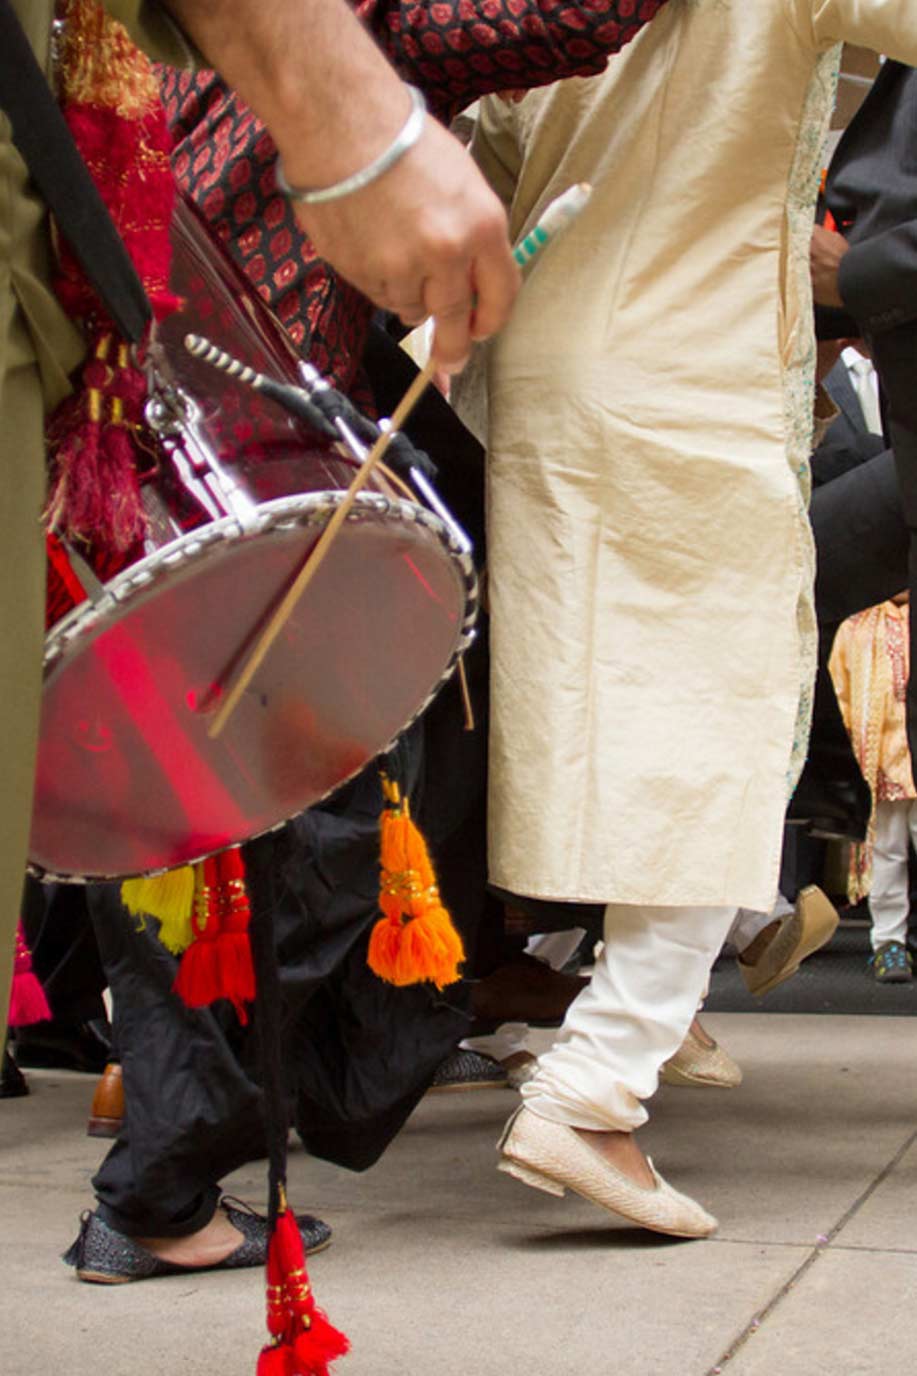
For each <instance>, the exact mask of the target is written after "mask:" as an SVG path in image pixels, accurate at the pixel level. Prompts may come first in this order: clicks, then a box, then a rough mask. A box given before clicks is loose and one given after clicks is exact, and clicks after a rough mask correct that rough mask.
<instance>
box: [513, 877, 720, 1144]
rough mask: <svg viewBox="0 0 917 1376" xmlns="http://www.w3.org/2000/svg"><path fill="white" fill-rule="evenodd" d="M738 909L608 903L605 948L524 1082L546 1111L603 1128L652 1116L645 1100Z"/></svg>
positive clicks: (528, 1098) (528, 1096) (629, 1125)
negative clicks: (534, 1072)
mask: <svg viewBox="0 0 917 1376" xmlns="http://www.w3.org/2000/svg"><path fill="white" fill-rule="evenodd" d="M735 915H736V910H735V908H644V907H636V906H631V905H626V904H616V903H610V904H609V905H608V907H607V908H606V909H605V946H604V949H603V951H602V954H601V956H600V957H599V959H598V960H597V961H596V965H595V970H594V972H593V976H592V980H591V981H590V984H589V986H588V988H586V989H585V990H584V991H583V993H582V994H580V995H579V997H578V998H577V999H576V1000H575V1001H574V1002H573V1003H572V1004H571V1005H570V1008H569V1009H568V1011H567V1016H566V1018H565V1020H564V1025H563V1027H562V1028H561V1029H560V1032H559V1033H558V1036H557V1040H556V1042H555V1043H554V1045H553V1046H552V1048H551V1050H550V1051H549V1052H548V1053H547V1054H546V1055H544V1056H542V1057H541V1059H540V1060H539V1062H538V1071H537V1073H536V1075H535V1077H534V1079H532V1080H530V1081H529V1083H528V1084H526V1085H523V1087H522V1095H523V1098H524V1099H525V1103H526V1105H527V1107H528V1108H530V1109H531V1110H532V1111H533V1112H534V1113H538V1114H540V1115H541V1117H542V1118H549V1119H551V1120H552V1121H553V1122H556V1123H566V1124H567V1125H568V1126H570V1127H575V1128H587V1129H590V1128H591V1129H594V1130H597V1131H608V1130H614V1129H618V1130H621V1131H625V1132H628V1131H632V1130H633V1129H634V1128H638V1127H640V1125H641V1124H642V1123H645V1122H646V1119H647V1113H646V1109H645V1108H644V1107H643V1105H642V1104H641V1102H640V1100H642V1099H648V1098H649V1097H650V1095H651V1094H653V1093H654V1091H655V1089H656V1086H657V1083H658V1078H659V1069H660V1067H661V1066H662V1064H663V1062H664V1061H667V1060H668V1059H669V1057H670V1056H672V1055H674V1053H675V1052H676V1051H677V1050H678V1048H679V1046H680V1045H681V1043H682V1041H683V1040H684V1036H685V1033H686V1032H687V1030H688V1028H689V1027H690V1025H691V1021H692V1019H693V1017H694V1014H695V1012H696V1010H697V1005H698V1001H699V1000H700V997H701V994H702V992H703V989H704V985H705V983H706V980H707V976H708V974H709V971H710V967H711V965H712V964H713V962H714V960H715V959H716V956H717V953H718V951H719V949H720V947H721V946H722V944H723V941H724V940H725V937H726V933H727V932H728V931H729V927H730V924H731V923H732V922H733V920H734V918H735Z"/></svg>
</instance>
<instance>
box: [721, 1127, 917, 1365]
mask: <svg viewBox="0 0 917 1376" xmlns="http://www.w3.org/2000/svg"><path fill="white" fill-rule="evenodd" d="M915 1142H917V1131H914V1132H912V1133H911V1134H910V1136H909V1137H907V1138H906V1139H905V1141H904V1142H903V1143H902V1145H901V1146H900V1147H899V1148H898V1150H897V1151H896V1152H895V1155H894V1156H893V1157H892V1158H891V1160H890V1161H888V1162H886V1164H885V1165H884V1166H883V1168H882V1170H881V1171H880V1172H879V1174H878V1175H877V1176H876V1177H875V1179H874V1180H872V1181H871V1182H870V1183H869V1184H868V1185H867V1186H866V1189H865V1190H863V1192H862V1193H861V1194H860V1195H858V1196H857V1198H856V1199H855V1200H854V1201H853V1203H852V1204H851V1205H850V1207H849V1208H848V1209H847V1210H846V1212H845V1213H843V1214H842V1215H841V1217H840V1218H839V1219H838V1221H837V1223H835V1225H834V1227H833V1228H832V1229H831V1231H830V1232H829V1233H828V1234H827V1236H826V1238H825V1241H824V1242H819V1243H817V1244H816V1246H815V1247H814V1248H813V1249H812V1251H811V1252H810V1253H809V1255H808V1256H807V1257H806V1259H805V1261H803V1262H801V1263H800V1265H799V1266H798V1267H797V1268H796V1270H795V1271H794V1272H793V1274H792V1275H791V1276H790V1277H789V1279H788V1280H786V1281H784V1283H783V1285H781V1287H780V1289H779V1290H778V1291H777V1292H776V1294H775V1295H772V1296H771V1298H770V1299H769V1300H768V1302H767V1304H766V1305H765V1306H764V1308H763V1309H761V1310H760V1311H759V1313H757V1314H756V1315H755V1317H754V1318H753V1319H751V1320H750V1322H749V1323H747V1324H746V1325H745V1327H744V1328H743V1329H742V1331H741V1332H740V1333H739V1334H738V1336H737V1337H736V1338H734V1339H733V1341H732V1342H731V1343H730V1345H729V1347H727V1349H726V1351H725V1352H724V1353H723V1354H722V1356H721V1357H718V1358H717V1360H716V1361H715V1362H714V1363H713V1365H712V1366H711V1367H708V1369H707V1371H706V1372H705V1373H704V1376H720V1372H721V1371H722V1370H723V1368H724V1367H725V1366H726V1364H727V1363H728V1362H731V1361H732V1360H733V1358H734V1357H735V1356H736V1355H737V1354H738V1353H739V1352H740V1351H741V1350H742V1348H743V1347H744V1346H745V1344H746V1343H747V1342H748V1340H749V1339H750V1338H751V1337H753V1336H754V1334H755V1333H757V1332H758V1330H759V1329H760V1328H761V1326H762V1324H763V1323H764V1322H765V1320H766V1319H769V1318H770V1316H771V1314H773V1312H774V1310H775V1309H777V1307H778V1306H779V1305H780V1304H781V1302H782V1301H783V1300H784V1299H786V1297H787V1295H788V1294H789V1293H790V1291H791V1290H793V1289H794V1288H795V1286H796V1284H797V1282H798V1281H800V1280H801V1279H802V1277H803V1276H804V1275H806V1274H807V1273H808V1272H809V1271H810V1270H811V1269H812V1267H813V1266H814V1265H815V1263H816V1262H817V1261H818V1260H819V1258H820V1257H822V1256H823V1255H824V1253H825V1252H827V1251H829V1250H830V1248H831V1244H832V1242H833V1241H834V1239H835V1238H836V1237H837V1236H838V1235H839V1234H840V1233H841V1232H842V1231H843V1229H844V1228H846V1226H847V1224H848V1223H849V1222H850V1221H851V1219H852V1218H853V1217H854V1216H855V1215H856V1214H857V1213H859V1211H860V1209H862V1207H863V1205H864V1204H865V1203H866V1202H867V1200H868V1199H870V1198H871V1196H872V1195H873V1194H875V1192H876V1190H878V1189H879V1187H880V1186H881V1185H884V1183H885V1181H886V1180H887V1179H888V1177H889V1176H890V1175H891V1173H892V1171H893V1170H894V1169H895V1167H896V1166H897V1165H898V1164H899V1163H900V1162H901V1161H902V1160H903V1159H904V1157H905V1156H906V1155H907V1153H908V1152H909V1151H910V1149H911V1147H912V1146H913V1145H914V1143H915ZM844 1250H853V1249H844Z"/></svg>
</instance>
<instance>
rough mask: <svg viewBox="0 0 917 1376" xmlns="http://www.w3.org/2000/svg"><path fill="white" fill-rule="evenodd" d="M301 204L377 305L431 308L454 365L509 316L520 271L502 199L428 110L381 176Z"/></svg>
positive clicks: (438, 341) (438, 342) (443, 351)
mask: <svg viewBox="0 0 917 1376" xmlns="http://www.w3.org/2000/svg"><path fill="white" fill-rule="evenodd" d="M296 212H297V215H298V217H299V219H300V222H301V223H302V226H303V228H304V229H305V231H306V233H307V234H308V235H309V237H310V239H311V240H312V242H313V244H314V245H315V247H316V249H317V250H318V252H319V253H320V254H321V256H322V257H323V258H326V259H327V260H328V262H329V263H331V264H332V266H333V267H334V268H336V269H337V271H338V272H339V273H341V275H342V276H343V277H346V278H347V279H348V280H349V281H350V282H352V283H353V284H354V285H355V286H357V287H359V288H360V290H361V291H363V292H365V294H366V295H367V296H368V297H369V298H370V300H371V301H373V302H374V303H375V304H376V305H377V306H382V307H384V308H385V309H387V310H391V311H394V312H395V313H396V314H397V315H399V316H400V317H401V319H402V320H404V321H405V323H406V324H408V325H416V324H418V323H419V322H420V321H421V320H423V319H425V318H426V317H427V316H428V315H432V316H433V317H434V319H435V322H436V323H435V332H434V337H433V347H432V354H433V358H434V360H435V362H436V363H437V364H438V365H439V366H440V367H441V368H444V369H446V370H447V371H448V372H457V371H459V369H461V367H462V366H463V364H464V363H465V361H466V360H467V358H468V354H469V352H470V350H471V345H472V342H473V341H474V340H478V339H486V338H487V337H488V336H489V335H492V334H494V333H496V331H497V330H499V329H500V327H501V326H502V325H503V324H504V323H505V321H506V319H507V317H508V316H509V312H510V309H511V307H512V304H513V300H514V299H515V296H516V292H517V291H518V290H519V283H520V276H519V269H518V268H517V266H516V263H515V261H514V259H513V256H512V250H511V248H510V243H509V238H508V236H507V226H506V215H505V213H504V211H503V207H502V206H501V204H500V202H499V201H498V199H497V197H496V196H495V195H494V194H493V192H492V191H491V190H490V188H489V187H488V186H487V183H486V182H485V181H484V178H483V177H482V176H481V174H480V172H479V171H478V170H477V168H476V167H475V165H474V163H473V162H472V161H471V158H470V157H469V156H468V154H467V153H466V152H465V150H464V149H463V147H462V145H461V144H460V143H459V142H458V140H457V139H455V138H453V137H452V135H451V134H449V133H447V131H446V130H445V129H444V128H443V127H442V125H441V124H438V123H437V121H436V120H434V119H432V118H428V119H427V122H426V126H425V128H424V132H423V134H422V135H421V137H420V139H419V140H418V142H417V143H416V144H415V145H414V147H413V148H411V149H410V150H409V151H408V152H407V153H406V154H405V155H404V157H403V158H401V159H400V161H399V162H397V163H396V164H395V166H394V167H393V168H391V170H390V171H388V172H386V173H385V174H384V175H383V176H381V177H380V178H379V179H378V180H377V181H375V182H372V183H371V184H370V185H369V186H367V187H364V188H363V190H362V191H358V192H356V193H355V194H354V195H351V196H346V197H342V198H341V199H340V200H335V201H328V202H326V203H325V204H322V205H314V206H307V205H301V204H298V205H297V206H296Z"/></svg>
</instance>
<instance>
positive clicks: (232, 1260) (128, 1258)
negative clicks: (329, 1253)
mask: <svg viewBox="0 0 917 1376" xmlns="http://www.w3.org/2000/svg"><path fill="white" fill-rule="evenodd" d="M219 1207H220V1208H221V1209H222V1210H223V1212H224V1213H225V1214H226V1216H227V1218H228V1219H229V1221H230V1223H231V1224H232V1225H233V1227H235V1228H238V1230H239V1232H240V1233H241V1234H242V1237H243V1241H242V1242H241V1243H240V1245H239V1246H238V1247H237V1248H236V1249H235V1251H234V1252H230V1254H229V1256H228V1257H225V1258H224V1260H223V1261H220V1262H217V1263H216V1265H215V1266H177V1265H176V1264H175V1263H174V1262H171V1261H161V1260H160V1258H159V1257H157V1256H155V1255H154V1254H153V1253H152V1252H150V1251H148V1250H147V1248H146V1247H141V1245H140V1243H139V1242H135V1241H134V1239H133V1238H132V1237H128V1236H127V1234H126V1233H119V1232H117V1231H116V1230H115V1229H114V1228H110V1227H109V1226H108V1224H107V1223H105V1222H104V1221H103V1220H102V1219H101V1218H99V1215H98V1214H97V1213H93V1212H92V1211H91V1210H89V1209H87V1210H86V1212H85V1213H84V1214H82V1215H81V1217H80V1231H79V1236H78V1237H77V1239H76V1241H75V1242H74V1243H73V1244H72V1245H71V1246H70V1247H68V1249H67V1251H66V1252H65V1253H64V1255H63V1257H62V1260H63V1261H64V1262H66V1264H67V1265H68V1266H73V1267H75V1268H76V1274H77V1276H78V1277H79V1278H80V1280H85V1281H93V1282H95V1283H96V1284H98V1285H126V1284H127V1283H128V1282H129V1281H132V1280H149V1279H151V1278H152V1277H153V1276H177V1275H181V1274H182V1273H183V1272H185V1273H189V1272H192V1271H232V1270H236V1269H238V1268H239V1267H242V1266H263V1265H264V1263H265V1261H266V1260H267V1244H268V1222H267V1219H266V1218H264V1217H262V1215H261V1214H257V1213H255V1212H254V1210H250V1209H248V1207H247V1206H244V1205H243V1207H242V1208H234V1207H233V1205H232V1204H229V1203H227V1201H226V1200H225V1199H222V1200H220V1205H219ZM296 1221H297V1223H298V1224H299V1231H300V1234H301V1236H302V1241H303V1247H304V1249H305V1252H306V1255H307V1256H312V1255H314V1253H315V1252H320V1251H322V1249H323V1248H325V1247H327V1246H328V1244H329V1242H330V1241H331V1229H330V1228H329V1227H328V1224H327V1223H323V1222H322V1220H321V1219H320V1218H313V1217H312V1215H311V1214H297V1215H296Z"/></svg>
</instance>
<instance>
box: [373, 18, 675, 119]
mask: <svg viewBox="0 0 917 1376" xmlns="http://www.w3.org/2000/svg"><path fill="white" fill-rule="evenodd" d="M665 3H666V0H358V2H357V4H356V10H357V12H358V14H359V15H360V17H361V18H362V19H363V21H364V23H365V24H367V25H368V27H369V28H370V29H371V30H372V32H373V33H374V34H375V36H376V39H377V40H378V41H379V43H380V44H381V46H382V47H383V48H384V49H385V51H386V53H387V54H388V57H389V58H390V60H391V61H392V62H393V63H394V65H395V66H396V67H397V68H398V71H399V72H400V73H401V75H402V76H403V77H404V79H405V80H406V81H410V82H412V83H413V84H414V85H415V86H419V87H420V88H421V90H423V91H424V92H425V94H426V95H427V97H428V99H429V101H430V106H431V109H433V111H434V113H435V114H437V115H439V116H440V117H441V118H445V119H449V118H451V116H453V115H455V114H457V113H458V111H459V110H460V109H462V108H463V106H465V105H468V104H470V102H471V101H473V100H475V99H476V98H477V97H478V96H483V95H487V94H489V93H490V92H492V91H502V90H506V89H507V88H520V89H521V88H529V87H532V86H546V85H548V83H550V82H552V81H558V80H560V78H561V77H568V76H595V75H596V73H598V72H601V71H603V70H604V68H605V65H606V63H607V61H608V57H609V55H610V54H612V53H616V52H619V51H620V49H621V48H623V47H624V46H625V44H627V43H629V42H630V40H631V39H632V38H634V37H636V35H637V34H638V33H639V32H640V30H641V29H642V28H643V26H644V24H648V23H649V21H650V20H651V19H652V18H653V17H654V16H655V15H656V14H657V13H658V12H659V10H661V9H662V6H663V5H664V4H665Z"/></svg>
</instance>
